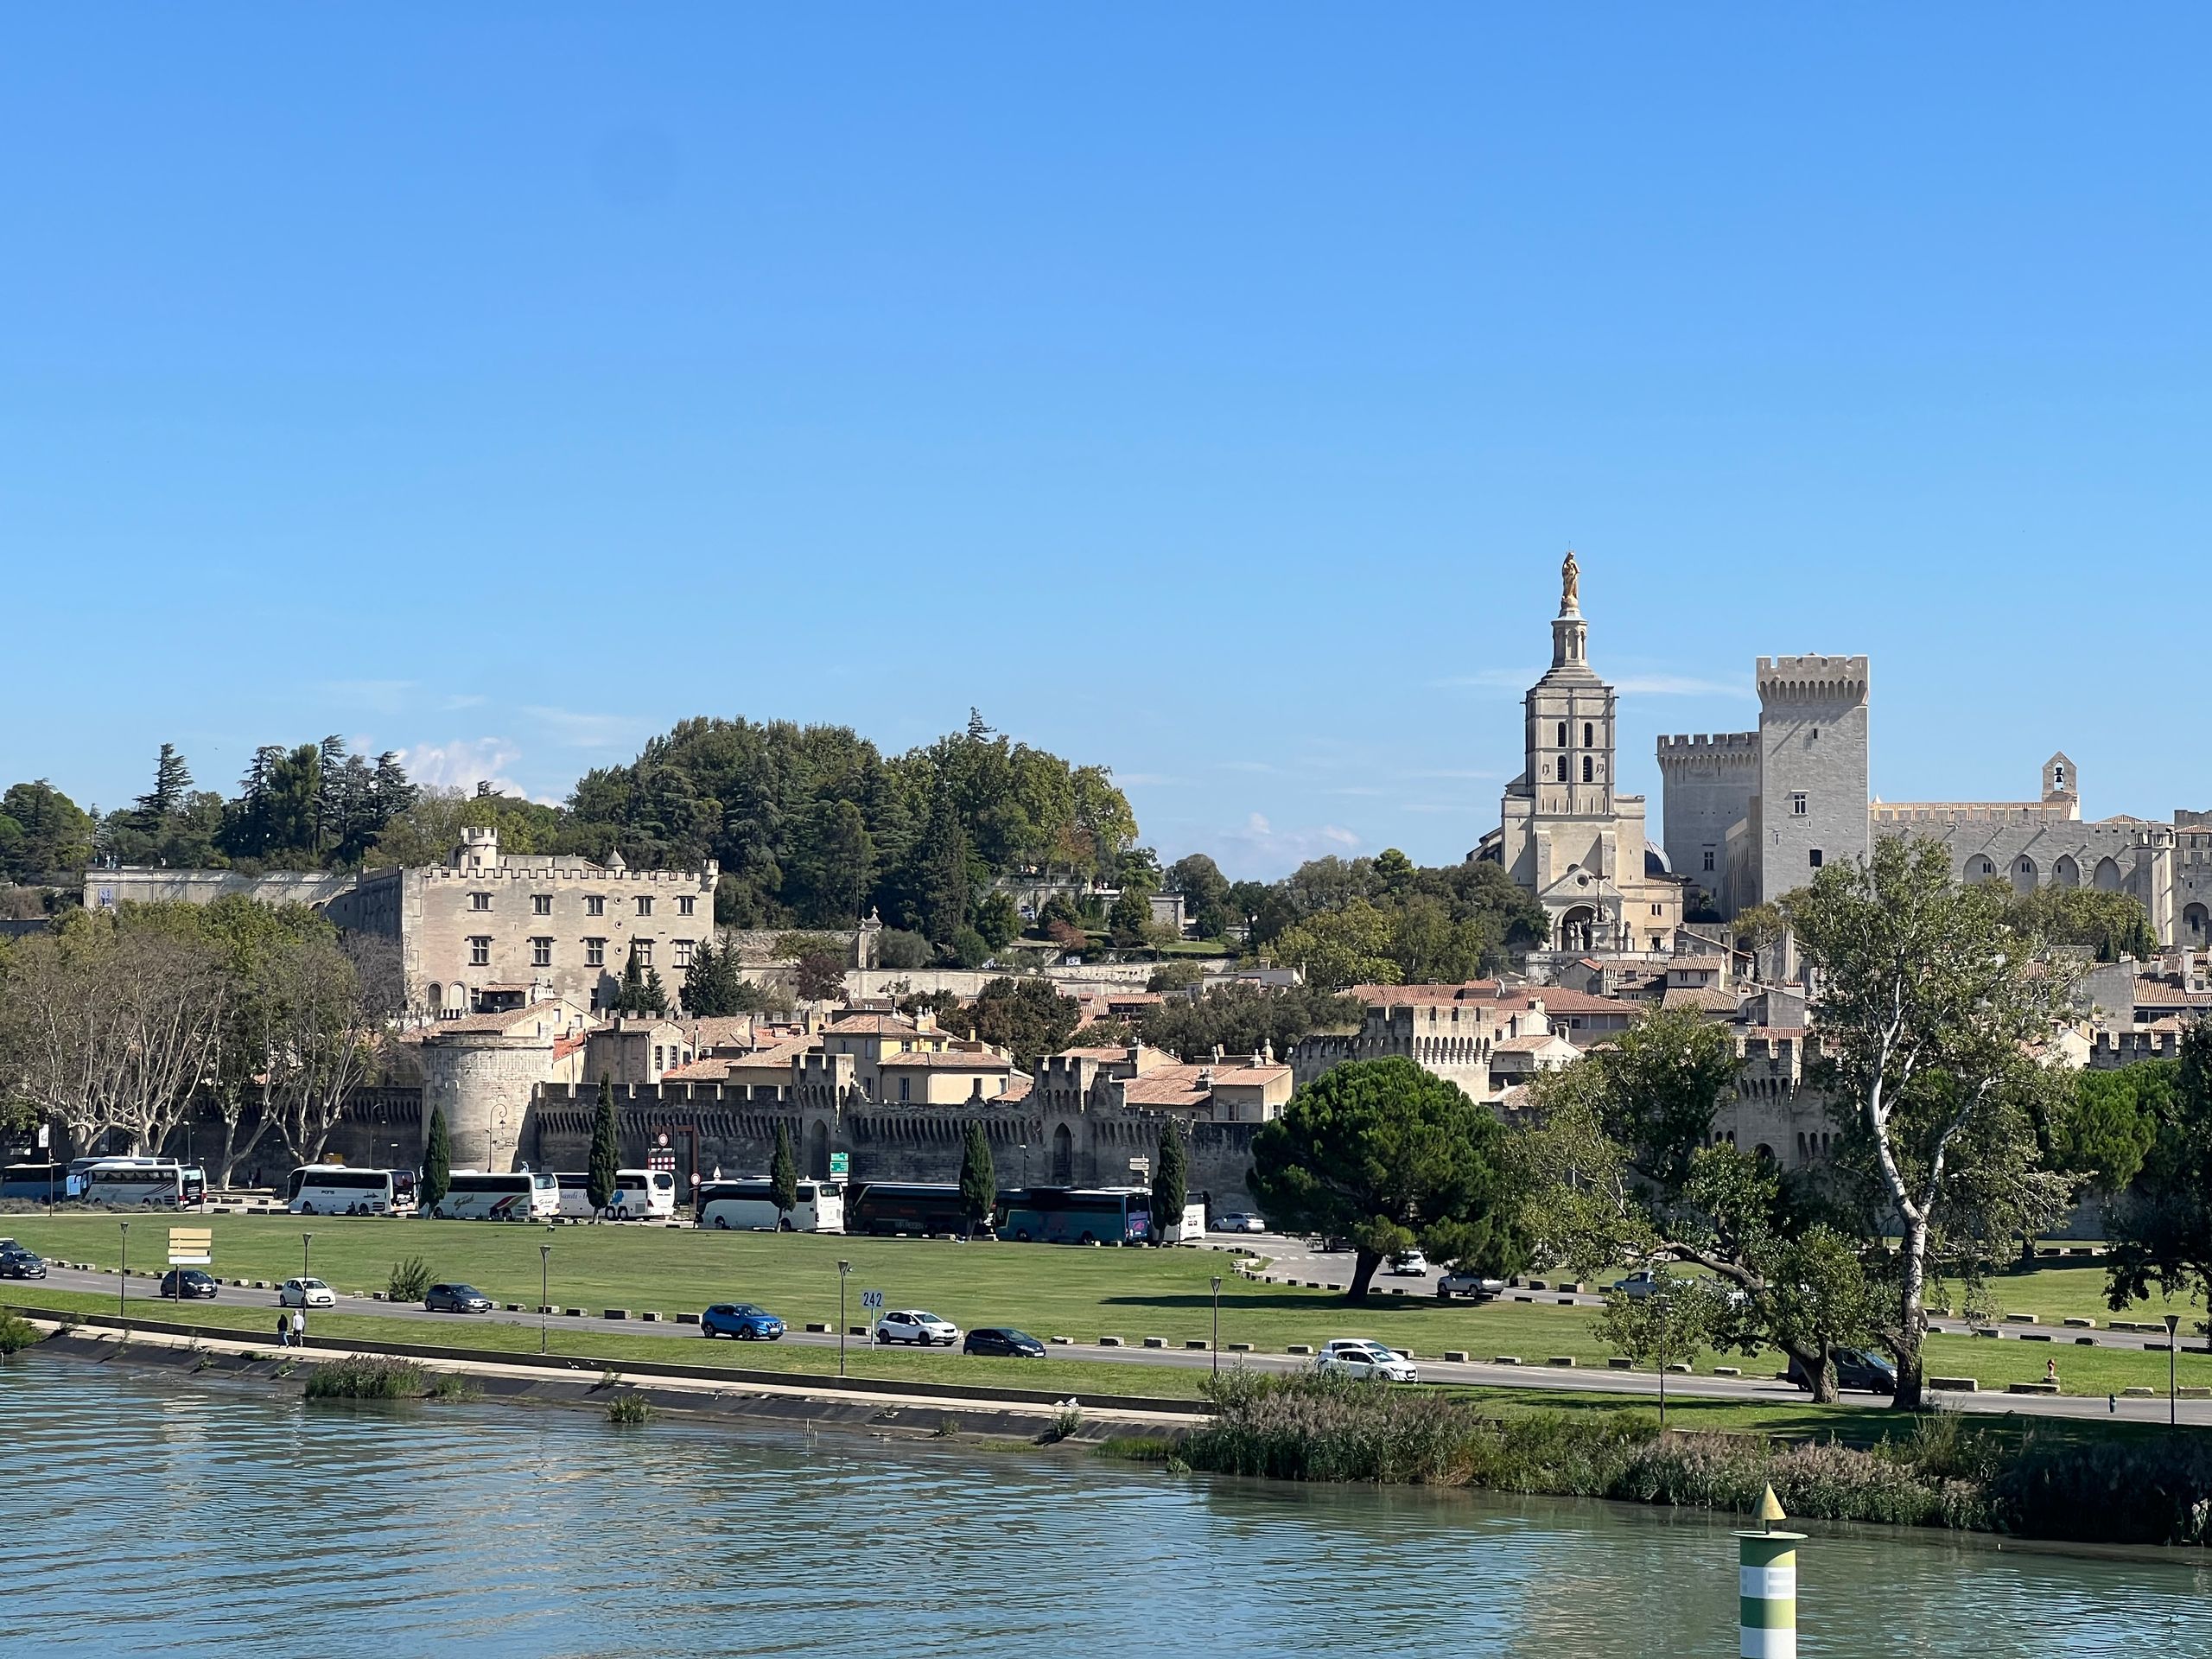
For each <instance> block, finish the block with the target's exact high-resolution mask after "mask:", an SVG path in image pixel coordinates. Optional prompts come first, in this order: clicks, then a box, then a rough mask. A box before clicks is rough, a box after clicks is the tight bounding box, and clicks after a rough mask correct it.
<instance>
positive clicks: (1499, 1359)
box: [1490, 1354, 1521, 1365]
mask: <svg viewBox="0 0 2212 1659" xmlns="http://www.w3.org/2000/svg"><path fill="white" fill-rule="evenodd" d="M1490 1363H1491V1364H1493V1365H1518V1364H1519V1363H1521V1356H1520V1355H1518V1354H1492V1355H1491V1357H1490Z"/></svg>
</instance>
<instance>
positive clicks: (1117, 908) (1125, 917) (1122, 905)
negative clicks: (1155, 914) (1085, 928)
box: [1106, 887, 1152, 945]
mask: <svg viewBox="0 0 2212 1659" xmlns="http://www.w3.org/2000/svg"><path fill="white" fill-rule="evenodd" d="M1106 925H1107V926H1108V927H1109V929H1110V930H1111V931H1112V932H1113V936H1114V943H1115V944H1119V945H1135V944H1143V943H1144V942H1145V938H1146V931H1147V929H1148V928H1149V927H1150V926H1151V925H1152V895H1151V894H1150V893H1147V891H1146V890H1145V889H1144V888H1142V887H1124V888H1122V891H1121V893H1120V895H1119V896H1118V897H1117V898H1116V899H1115V900H1114V907H1113V908H1112V909H1111V910H1109V911H1108V912H1106Z"/></svg>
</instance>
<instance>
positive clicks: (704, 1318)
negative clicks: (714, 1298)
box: [699, 1302, 784, 1342]
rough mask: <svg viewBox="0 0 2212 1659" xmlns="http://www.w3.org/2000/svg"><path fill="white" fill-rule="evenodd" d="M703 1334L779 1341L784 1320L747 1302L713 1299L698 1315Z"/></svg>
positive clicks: (758, 1340) (744, 1339)
mask: <svg viewBox="0 0 2212 1659" xmlns="http://www.w3.org/2000/svg"><path fill="white" fill-rule="evenodd" d="M699 1334H700V1335H701V1336H702V1337H736V1338H740V1339H741V1340H742V1341H745V1342H779V1341H781V1340H782V1339H783V1335H784V1322H783V1321H782V1320H781V1319H778V1318H777V1317H776V1316H775V1315H774V1314H772V1313H770V1312H768V1310H767V1309H766V1308H765V1307H755V1306H753V1304H752V1303H750V1302H716V1303H715V1305H714V1306H712V1307H710V1308H709V1309H708V1310H707V1311H706V1312H705V1313H702V1314H701V1315H700V1316H699Z"/></svg>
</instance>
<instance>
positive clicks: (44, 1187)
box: [0, 1164, 70, 1204]
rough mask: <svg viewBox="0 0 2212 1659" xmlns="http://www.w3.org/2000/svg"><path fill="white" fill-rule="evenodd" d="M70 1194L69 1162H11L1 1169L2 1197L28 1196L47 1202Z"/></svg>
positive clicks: (0, 1190) (43, 1202) (31, 1198)
mask: <svg viewBox="0 0 2212 1659" xmlns="http://www.w3.org/2000/svg"><path fill="white" fill-rule="evenodd" d="M69 1196H70V1192H69V1166H67V1164H10V1165H9V1166H7V1167H6V1168H5V1169H0V1198H27V1199H30V1200H32V1201H34V1202H35V1203H38V1204H45V1203H47V1202H48V1201H49V1200H52V1199H57V1198H68V1197H69Z"/></svg>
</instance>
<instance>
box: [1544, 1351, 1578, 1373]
mask: <svg viewBox="0 0 2212 1659" xmlns="http://www.w3.org/2000/svg"><path fill="white" fill-rule="evenodd" d="M1544 1363H1545V1364H1547V1365H1562V1366H1565V1367H1566V1368H1567V1370H1573V1369H1574V1356H1573V1354H1554V1355H1553V1356H1552V1357H1550V1358H1549V1359H1548V1360H1546V1361H1545V1362H1544Z"/></svg>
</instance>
